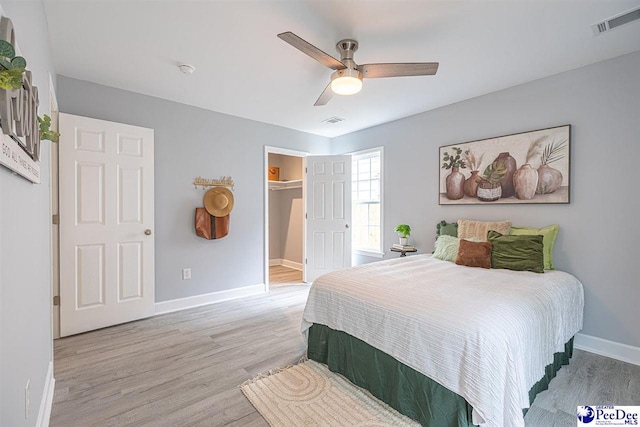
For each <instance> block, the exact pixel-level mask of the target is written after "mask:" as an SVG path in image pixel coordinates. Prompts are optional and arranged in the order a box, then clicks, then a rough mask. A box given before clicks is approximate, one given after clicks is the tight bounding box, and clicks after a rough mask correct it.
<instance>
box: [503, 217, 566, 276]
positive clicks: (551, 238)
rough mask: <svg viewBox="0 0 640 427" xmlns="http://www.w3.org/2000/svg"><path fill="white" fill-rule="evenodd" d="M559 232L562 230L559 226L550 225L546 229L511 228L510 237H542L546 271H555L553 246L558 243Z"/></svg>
mask: <svg viewBox="0 0 640 427" xmlns="http://www.w3.org/2000/svg"><path fill="white" fill-rule="evenodd" d="M559 230H560V226H559V225H550V226H548V227H544V228H531V227H511V231H510V232H509V235H511V236H531V235H541V236H542V244H543V245H544V248H543V252H544V269H545V270H555V268H553V245H554V244H555V242H556V237H557V236H558V231H559Z"/></svg>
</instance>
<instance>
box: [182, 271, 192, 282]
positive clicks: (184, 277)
mask: <svg viewBox="0 0 640 427" xmlns="http://www.w3.org/2000/svg"><path fill="white" fill-rule="evenodd" d="M189 279H191V269H190V268H183V269H182V280H189Z"/></svg>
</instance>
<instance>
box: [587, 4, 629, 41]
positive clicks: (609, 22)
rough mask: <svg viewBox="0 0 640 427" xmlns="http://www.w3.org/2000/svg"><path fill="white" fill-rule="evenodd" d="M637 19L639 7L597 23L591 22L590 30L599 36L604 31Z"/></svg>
mask: <svg viewBox="0 0 640 427" xmlns="http://www.w3.org/2000/svg"><path fill="white" fill-rule="evenodd" d="M638 19H640V7H638V8H635V9H633V10H629V11H627V12H624V13H621V14H619V15H616V16H613V17H611V18H609V19H605V20H604V21H602V22H598V23H597V24H593V25H592V26H591V30H593V35H594V36H599V35H600V34H602V33H606V32H608V31H611V30H613V29H614V28H618V27H619V26H621V25H624V24H628V23H629V22H633V21H636V20H638Z"/></svg>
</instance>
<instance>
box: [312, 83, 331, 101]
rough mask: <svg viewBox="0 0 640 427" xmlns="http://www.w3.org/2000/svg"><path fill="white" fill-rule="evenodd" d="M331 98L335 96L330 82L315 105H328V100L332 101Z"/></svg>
mask: <svg viewBox="0 0 640 427" xmlns="http://www.w3.org/2000/svg"><path fill="white" fill-rule="evenodd" d="M331 98H333V91H332V90H331V83H329V84H328V85H327V87H325V88H324V90H323V91H322V93H321V94H320V96H319V97H318V100H317V101H316V103H315V104H313V106H314V107H319V106H321V105H327V102H329V101H331Z"/></svg>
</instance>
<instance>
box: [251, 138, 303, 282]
mask: <svg viewBox="0 0 640 427" xmlns="http://www.w3.org/2000/svg"><path fill="white" fill-rule="evenodd" d="M269 153H271V154H283V155H285V156H293V157H301V158H302V206H303V214H306V206H307V174H306V173H305V169H306V167H307V156H308V155H310V153H309V152H307V151H298V150H291V149H289V148H282V147H273V146H270V145H265V146H264V170H263V173H262V176H263V179H264V285H265V291H266V292H269V179H268V170H269ZM302 222H303V226H302V281H303V282H306V281H307V266H306V259H307V221H306V219H304V220H303V221H302Z"/></svg>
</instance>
